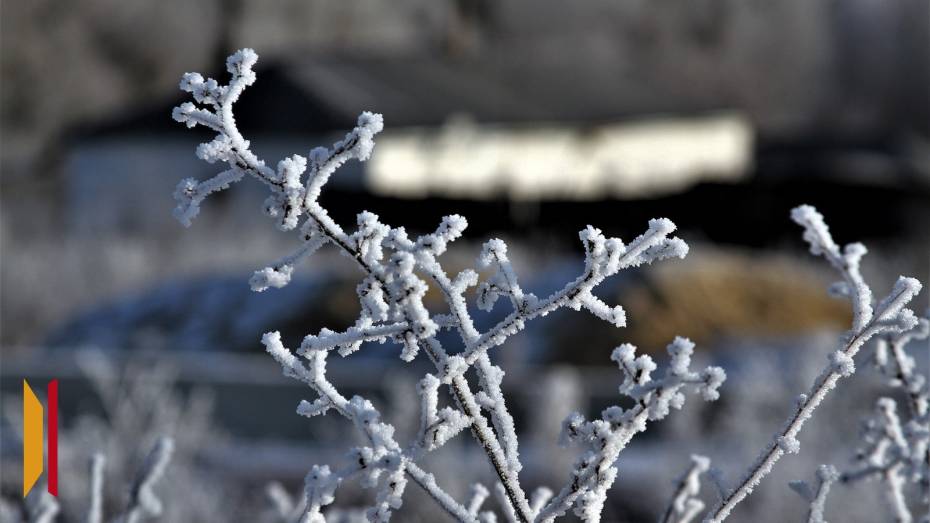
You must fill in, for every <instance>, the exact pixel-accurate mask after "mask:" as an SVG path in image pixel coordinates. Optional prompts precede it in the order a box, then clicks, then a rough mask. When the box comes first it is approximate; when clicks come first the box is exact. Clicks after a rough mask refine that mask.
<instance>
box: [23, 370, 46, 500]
mask: <svg viewBox="0 0 930 523" xmlns="http://www.w3.org/2000/svg"><path fill="white" fill-rule="evenodd" d="M42 413H43V409H42V404H41V403H40V402H39V398H37V397H36V395H35V393H34V392H32V388H30V387H29V383H27V382H26V380H23V497H26V494H29V491H30V490H32V487H33V486H34V485H35V483H36V481H38V480H39V476H40V475H42V468H43V467H42V465H43V454H42V442H43V438H42V432H43V431H42V428H43V427H42V417H43V416H42Z"/></svg>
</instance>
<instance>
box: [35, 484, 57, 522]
mask: <svg viewBox="0 0 930 523" xmlns="http://www.w3.org/2000/svg"><path fill="white" fill-rule="evenodd" d="M28 505H29V521H30V523H52V522H53V521H55V518H56V517H57V516H58V512H60V511H61V506H60V505H59V504H58V500H57V499H56V498H55V496H52V495H51V494H49V493H48V492H46V491H45V489H42V490H41V491H38V492H37V493H36V494H34V497H33V499H32V500H31V502H30V503H29V504H28Z"/></svg>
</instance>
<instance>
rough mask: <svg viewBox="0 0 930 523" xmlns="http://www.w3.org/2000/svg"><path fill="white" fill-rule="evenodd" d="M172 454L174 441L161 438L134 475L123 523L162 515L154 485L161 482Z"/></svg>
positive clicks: (135, 522)
mask: <svg viewBox="0 0 930 523" xmlns="http://www.w3.org/2000/svg"><path fill="white" fill-rule="evenodd" d="M173 453H174V440H173V439H171V438H167V437H164V438H161V439H159V440H158V442H157V443H155V447H154V448H153V449H152V451H151V452H150V453H149V455H148V457H146V458H145V463H144V464H143V465H142V468H140V469H139V472H138V473H137V474H136V479H135V480H134V481H133V483H132V487H131V488H130V491H129V505H128V507H127V508H126V513H125V515H124V516H123V517H122V518H121V519H120V521H122V522H123V523H138V522H140V521H143V520H144V519H145V518H147V517H157V516H159V515H161V513H162V503H161V500H159V499H158V497H157V496H155V491H154V488H155V485H156V484H157V483H158V482H159V481H160V480H161V478H162V476H164V474H165V469H166V468H167V467H168V462H169V461H170V460H171V455H172V454H173Z"/></svg>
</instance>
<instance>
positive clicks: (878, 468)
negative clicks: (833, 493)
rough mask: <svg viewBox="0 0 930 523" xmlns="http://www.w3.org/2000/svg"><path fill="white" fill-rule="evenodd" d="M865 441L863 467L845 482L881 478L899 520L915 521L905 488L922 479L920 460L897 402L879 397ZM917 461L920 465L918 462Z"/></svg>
mask: <svg viewBox="0 0 930 523" xmlns="http://www.w3.org/2000/svg"><path fill="white" fill-rule="evenodd" d="M862 439H863V441H864V442H865V447H864V448H862V449H860V450H859V451H858V452H857V460H858V461H859V463H860V466H859V467H858V468H857V469H855V470H852V471H848V472H844V473H843V475H842V480H843V482H844V483H849V482H854V481H859V480H865V479H876V478H881V479H882V480H883V481H884V482H885V487H886V494H887V496H886V499H887V500H888V505H889V507H890V508H891V511H892V513H893V514H894V516H895V521H898V522H907V523H909V522H910V521H913V517H912V516H911V512H910V509H908V507H907V499H906V496H905V494H904V487H905V485H906V484H907V481H908V477H915V478H919V477H920V476H921V470H920V469H921V465H920V459H919V458H917V459H916V460H914V456H912V454H911V448H912V447H911V444H910V441H908V438H907V437H906V436H905V431H904V429H903V427H902V425H901V419H900V418H899V417H898V412H897V403H896V402H895V401H894V400H893V399H891V398H879V400H878V401H877V402H876V405H875V415H874V416H873V417H871V418H869V419H867V420H866V422H865V423H864V427H863V435H862ZM915 461H916V464H915V463H914V462H915Z"/></svg>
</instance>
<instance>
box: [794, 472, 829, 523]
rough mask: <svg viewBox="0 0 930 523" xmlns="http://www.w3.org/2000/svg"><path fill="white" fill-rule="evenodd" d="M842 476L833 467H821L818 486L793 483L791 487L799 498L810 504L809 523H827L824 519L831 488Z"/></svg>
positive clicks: (818, 473) (798, 482)
mask: <svg viewBox="0 0 930 523" xmlns="http://www.w3.org/2000/svg"><path fill="white" fill-rule="evenodd" d="M839 477H840V475H839V473H838V472H837V471H836V469H835V468H834V467H833V466H832V465H821V466H820V468H818V469H817V486H816V487H814V488H811V486H810V485H809V484H808V483H807V482H805V481H792V482H791V483H789V486H790V487H791V489H792V490H794V491H795V492H797V493H798V495H799V496H801V497H802V498H804V501H806V502H808V504H809V505H810V507H809V508H808V511H807V523H827V522H826V520H824V519H823V517H824V504H825V503H826V501H827V494H829V492H830V487H831V486H832V485H833V483H835V482H836V480H837V479H839Z"/></svg>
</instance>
